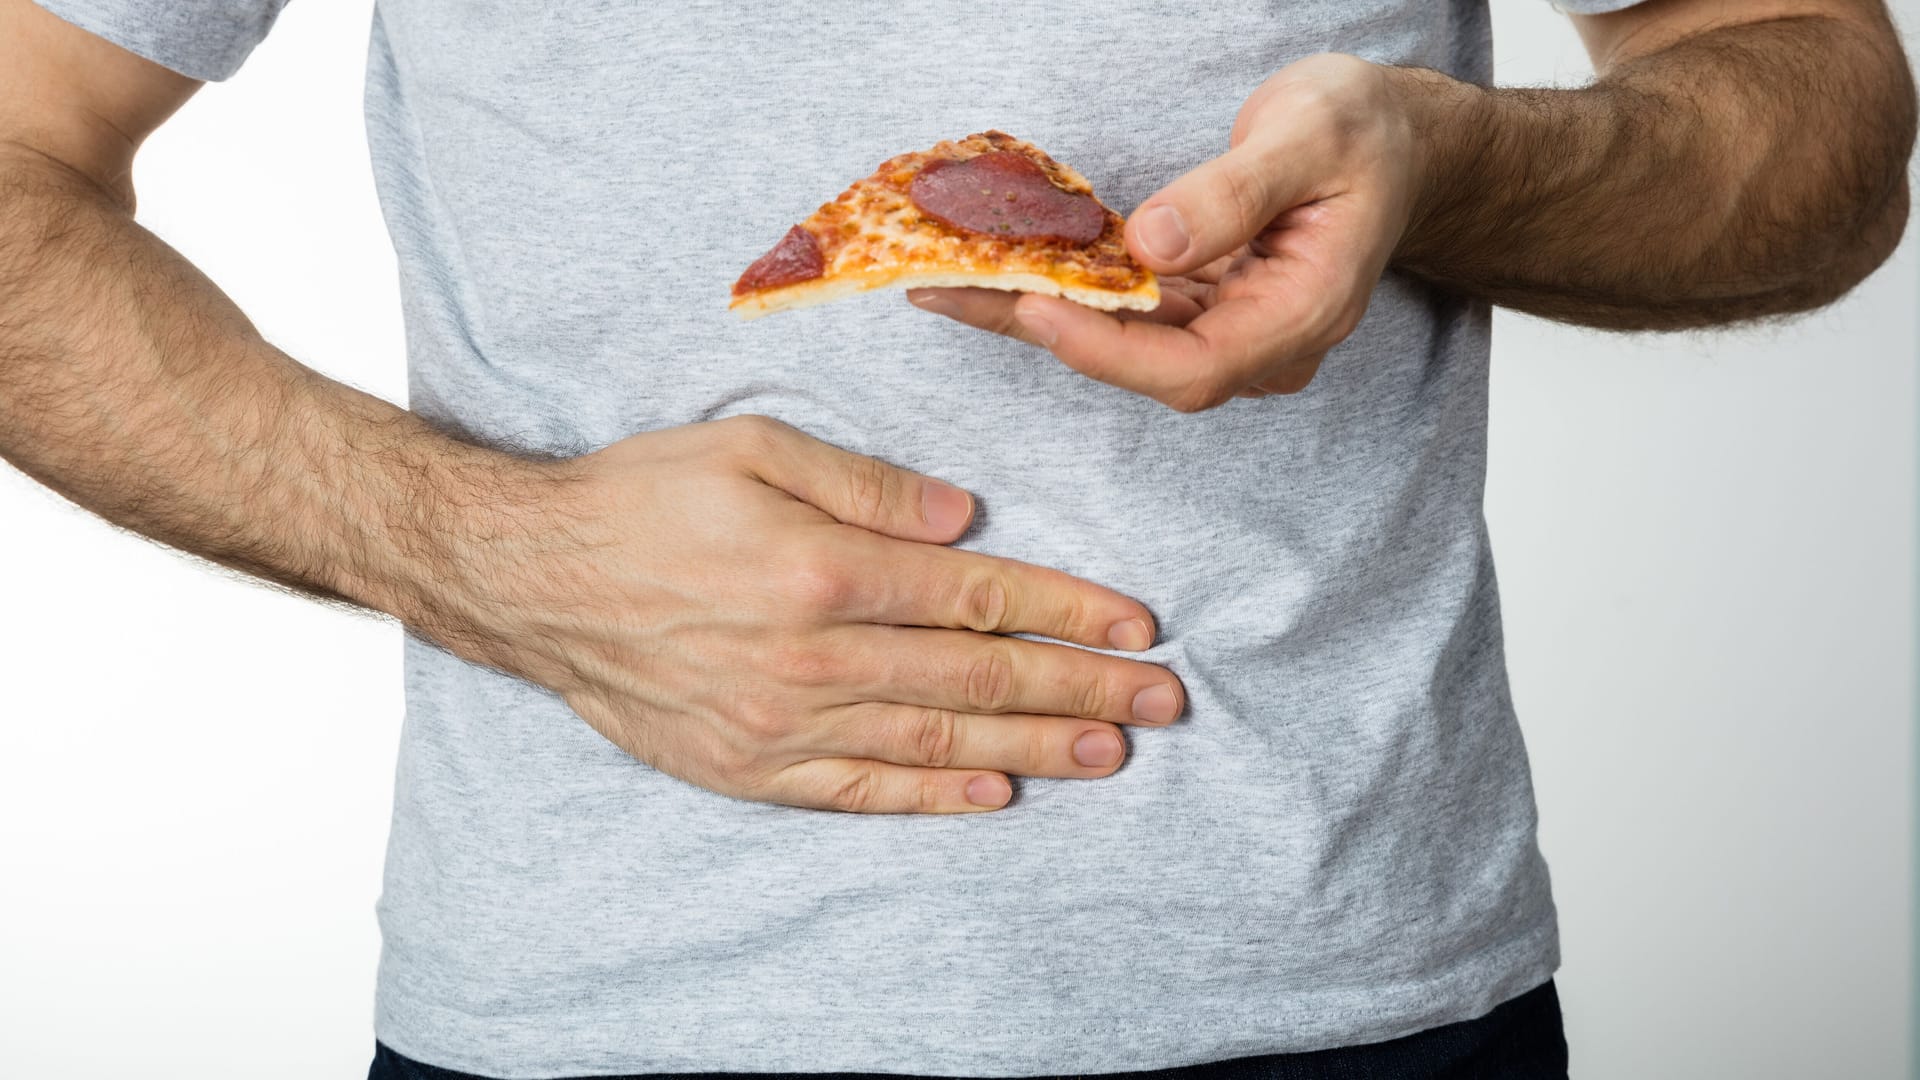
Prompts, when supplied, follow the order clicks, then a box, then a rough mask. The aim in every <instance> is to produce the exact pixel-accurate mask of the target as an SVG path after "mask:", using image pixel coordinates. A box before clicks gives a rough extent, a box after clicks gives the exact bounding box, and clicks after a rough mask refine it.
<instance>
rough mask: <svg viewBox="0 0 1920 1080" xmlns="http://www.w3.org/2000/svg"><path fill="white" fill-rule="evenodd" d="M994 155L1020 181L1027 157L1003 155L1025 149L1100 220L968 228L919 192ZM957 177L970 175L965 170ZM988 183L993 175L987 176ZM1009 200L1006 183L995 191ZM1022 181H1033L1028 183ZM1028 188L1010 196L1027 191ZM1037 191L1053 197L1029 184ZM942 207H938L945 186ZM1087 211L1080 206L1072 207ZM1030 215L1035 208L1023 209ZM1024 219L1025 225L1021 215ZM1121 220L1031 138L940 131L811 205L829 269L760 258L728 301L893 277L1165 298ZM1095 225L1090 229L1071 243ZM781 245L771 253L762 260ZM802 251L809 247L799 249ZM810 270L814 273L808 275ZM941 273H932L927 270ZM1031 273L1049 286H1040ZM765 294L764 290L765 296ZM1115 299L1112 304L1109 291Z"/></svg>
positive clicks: (1124, 298) (752, 304)
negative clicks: (927, 177) (1036, 230)
mask: <svg viewBox="0 0 1920 1080" xmlns="http://www.w3.org/2000/svg"><path fill="white" fill-rule="evenodd" d="M989 155H998V156H1000V158H1001V159H1002V160H1000V161H999V162H993V163H989V164H987V165H985V166H984V167H983V168H984V170H985V171H986V172H987V174H989V175H993V176H996V177H997V176H998V175H1000V174H1011V173H1016V172H1019V173H1024V174H1026V175H1025V177H1024V178H1023V182H1031V181H1033V180H1034V179H1035V177H1034V176H1033V175H1032V171H1031V170H1029V169H1027V168H1026V167H1025V166H1022V165H1017V164H1011V163H1009V162H1008V161H1006V160H1005V159H1007V158H1019V159H1022V160H1023V161H1025V162H1026V163H1028V164H1029V165H1031V166H1032V169H1033V170H1038V172H1039V174H1040V176H1039V180H1038V182H1040V183H1045V184H1047V185H1049V186H1050V187H1051V188H1052V189H1053V190H1054V191H1055V192H1057V193H1058V194H1059V195H1061V196H1064V197H1066V198H1067V199H1069V200H1071V201H1077V200H1079V199H1084V200H1085V203H1084V204H1083V205H1085V206H1088V207H1090V208H1091V209H1093V210H1094V211H1095V212H1097V213H1098V214H1099V215H1100V218H1099V228H1098V230H1097V231H1096V230H1093V229H1092V228H1091V225H1092V222H1093V218H1092V216H1091V215H1086V217H1085V218H1084V219H1083V220H1080V221H1072V220H1069V222H1068V223H1067V224H1061V223H1059V222H1057V221H1055V220H1053V219H1055V218H1057V217H1058V216H1059V215H1058V214H1053V213H1049V214H1047V215H1046V218H1047V223H1046V224H1044V225H1042V224H1041V222H1042V218H1040V217H1035V218H1034V221H1035V224H1036V225H1041V227H1042V228H1043V229H1047V230H1052V231H1045V232H1042V233H1041V234H1039V235H1026V236H1021V235H1012V234H1010V233H1009V232H1001V231H997V230H996V231H980V230H975V229H971V228H965V227H962V226H960V225H956V224H953V223H952V222H949V221H945V220H942V219H941V217H939V216H936V215H935V214H934V213H931V212H929V211H928V210H927V209H925V208H923V207H921V206H920V205H918V204H917V203H916V201H915V199H914V198H913V197H912V188H913V185H914V182H915V180H916V178H918V177H920V176H921V174H922V173H924V172H927V171H929V170H930V171H932V172H933V174H934V175H935V176H938V175H939V174H941V173H947V172H952V171H953V170H954V169H959V168H962V167H964V166H965V165H966V163H967V162H969V161H973V160H976V159H979V158H982V157H986V156H989ZM956 175H957V176H961V177H964V176H966V175H967V173H966V172H964V171H963V172H960V173H958V174H956ZM988 186H989V187H991V186H992V185H988ZM994 190H996V191H997V193H998V194H999V196H1000V198H1001V200H1002V201H1003V202H1005V201H1007V200H1006V194H1007V190H1006V185H1005V184H1004V183H1002V184H1001V186H1000V187H998V188H997V189H994ZM1021 190H1026V189H1024V188H1023V189H1021ZM1021 190H1016V191H1015V192H1014V200H1012V201H1014V202H1016V203H1018V202H1021V201H1022V195H1021ZM1032 194H1034V195H1037V196H1038V199H1039V200H1047V201H1048V209H1049V210H1051V209H1053V204H1052V202H1051V199H1052V197H1051V196H1049V195H1047V194H1046V193H1044V192H1039V191H1037V190H1036V191H1033V192H1032ZM934 205H935V208H936V209H939V208H940V204H939V202H938V196H935V203H934ZM1067 213H1068V214H1075V213H1079V214H1085V211H1084V210H1082V211H1067ZM1021 216H1022V217H1023V218H1025V217H1030V216H1033V215H1030V214H1024V213H1023V214H1022V215H1021ZM1019 225H1020V226H1021V228H1022V229H1023V230H1024V229H1025V228H1026V227H1027V226H1026V223H1025V222H1024V221H1022V222H1020V223H1019ZM1124 225H1125V221H1124V220H1123V219H1122V218H1121V217H1120V215H1118V214H1116V213H1114V212H1113V211H1111V210H1108V209H1107V208H1106V207H1105V206H1102V205H1101V204H1100V203H1099V201H1098V200H1096V199H1095V198H1094V196H1093V186H1092V185H1091V184H1089V183H1088V182H1087V180H1086V178H1085V177H1083V176H1081V175H1080V174H1079V173H1077V172H1075V171H1074V170H1072V169H1070V168H1068V167H1067V166H1065V165H1062V164H1060V163H1059V162H1057V161H1055V160H1053V159H1052V158H1051V157H1048V156H1047V155H1046V153H1045V152H1043V151H1041V150H1040V149H1039V148H1038V147H1035V146H1033V145H1032V144H1031V143H1027V142H1024V141H1022V140H1020V139H1016V138H1014V137H1013V136H1011V135H1008V134H1006V133H1005V132H1000V131H987V132H981V133H979V134H976V135H969V136H967V137H966V138H964V139H955V140H949V141H943V142H940V143H938V144H937V145H935V146H933V147H932V148H930V149H927V150H920V151H912V152H909V153H904V154H898V155H895V156H894V157H891V158H889V159H887V160H886V161H884V162H882V163H881V164H880V166H879V168H878V169H876V170H875V171H874V172H873V173H872V174H871V175H869V176H867V177H865V178H864V179H861V180H857V181H855V182H854V183H853V184H852V185H851V186H849V187H848V188H847V189H846V190H845V191H843V192H841V193H840V194H839V195H838V196H836V197H835V198H834V199H833V201H831V202H828V203H826V204H825V205H823V206H821V207H820V208H819V209H818V210H816V211H814V212H813V214H812V215H811V216H809V217H808V218H807V219H806V220H805V221H804V222H802V224H801V226H800V228H801V230H803V231H804V232H806V233H807V234H809V237H810V239H811V240H812V241H813V242H814V244H815V245H817V247H818V252H819V259H820V262H821V263H822V264H823V265H822V268H821V269H819V270H818V271H815V270H814V269H813V268H812V267H811V265H810V264H803V265H802V266H800V267H798V268H795V269H793V270H792V271H791V272H793V273H795V274H796V276H795V277H794V278H792V279H780V278H778V277H777V276H775V275H771V274H762V273H759V271H760V270H761V263H756V264H755V265H754V267H752V268H750V269H749V271H748V273H747V274H746V275H744V276H742V278H741V280H740V281H739V282H738V283H736V284H735V285H734V287H733V304H732V305H731V306H732V307H734V308H735V309H736V310H740V311H742V313H743V314H746V315H747V317H749V318H751V317H753V314H754V313H765V312H766V311H771V310H781V309H783V308H785V307H792V306H802V305H804V304H805V303H808V302H819V301H818V300H812V299H810V298H813V297H818V298H820V299H832V298H834V297H836V296H844V295H846V294H847V292H848V291H860V290H865V289H873V288H880V287H883V286H886V285H891V284H894V283H896V282H897V283H903V284H908V285H912V284H924V283H936V284H942V285H957V284H978V285H983V286H987V287H992V288H1018V289H1038V290H1040V291H1047V286H1051V287H1052V288H1054V289H1058V290H1059V292H1058V293H1057V295H1062V296H1067V297H1068V298H1069V299H1074V300H1078V301H1079V302H1081V303H1085V304H1088V305H1089V306H1094V307H1101V308H1104V309H1107V310H1112V309H1114V308H1119V307H1131V308H1136V309H1141V310H1144V309H1147V308H1151V307H1152V306H1153V305H1154V304H1155V303H1157V302H1158V301H1159V289H1158V287H1157V285H1156V284H1155V280H1154V276H1153V274H1152V273H1151V272H1149V271H1148V270H1146V269H1145V268H1144V267H1142V266H1140V265H1139V264H1137V263H1135V262H1134V261H1133V259H1132V258H1131V257H1130V256H1128V254H1127V249H1126V241H1125V239H1124V229H1123V226H1124ZM1089 232H1093V234H1094V236H1093V239H1091V240H1090V241H1083V242H1071V241H1068V240H1065V239H1062V238H1061V237H1062V235H1071V236H1073V237H1076V238H1080V237H1085V236H1086V235H1087V234H1088V233H1089ZM805 240H806V238H796V237H794V236H793V234H792V233H789V234H788V237H787V239H786V240H783V241H782V242H781V247H785V246H787V245H788V244H789V243H797V244H802V245H804V243H805ZM779 251H780V248H776V249H775V251H774V252H769V253H768V256H767V257H766V258H763V259H762V260H761V261H762V262H767V261H769V260H770V259H772V256H773V255H774V254H776V253H778V252H779ZM797 254H799V255H803V256H804V255H806V254H808V252H806V251H805V250H804V248H802V250H801V251H799V252H798V253H797ZM801 272H805V273H806V274H807V275H809V276H805V277H801V276H798V274H799V273H801ZM930 279H937V280H930ZM1036 282H1043V283H1044V284H1041V285H1036V284H1035V283H1036ZM763 298H764V299H763ZM1109 300H1110V301H1112V302H1111V303H1107V302H1106V301H1109Z"/></svg>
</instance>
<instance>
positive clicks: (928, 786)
mask: <svg viewBox="0 0 1920 1080" xmlns="http://www.w3.org/2000/svg"><path fill="white" fill-rule="evenodd" d="M942 801H944V791H943V789H942V787H941V784H940V778H939V777H937V776H931V775H923V776H921V777H920V780H919V782H918V783H916V784H914V786H913V806H912V807H911V809H913V810H917V811H922V812H924V811H930V810H938V809H939V808H940V804H941V802H942Z"/></svg>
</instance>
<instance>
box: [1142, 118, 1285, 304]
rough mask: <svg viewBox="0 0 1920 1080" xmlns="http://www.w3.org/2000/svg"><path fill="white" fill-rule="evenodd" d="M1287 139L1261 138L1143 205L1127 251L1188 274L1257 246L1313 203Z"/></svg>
mask: <svg viewBox="0 0 1920 1080" xmlns="http://www.w3.org/2000/svg"><path fill="white" fill-rule="evenodd" d="M1294 156H1296V155H1294V154H1293V153H1292V152H1291V150H1290V148H1289V146H1288V143H1287V141H1286V140H1284V139H1283V138H1279V137H1273V136H1268V135H1266V134H1264V129H1262V130H1261V131H1257V132H1256V133H1254V134H1253V135H1251V136H1250V137H1249V138H1247V139H1246V141H1244V142H1241V143H1239V144H1238V145H1236V146H1234V147H1232V148H1231V149H1229V150H1228V151H1227V152H1226V153H1224V154H1222V155H1220V156H1219V157H1217V158H1214V159H1212V160H1210V161H1206V162H1203V163H1202V164H1200V165H1199V166H1197V167H1196V168H1194V169H1193V170H1192V171H1190V172H1188V173H1186V174H1185V175H1183V176H1181V177H1180V178H1178V179H1176V180H1175V181H1174V182H1173V183H1171V184H1168V185H1167V186H1166V187H1164V188H1162V189H1160V190H1159V191H1158V192H1156V193H1155V194H1154V195H1153V196H1151V197H1150V198H1148V199H1147V201H1146V202H1144V203H1141V204H1140V207H1139V209H1137V210H1135V211H1134V212H1133V216H1132V217H1130V218H1128V219H1127V228H1126V239H1127V250H1128V251H1129V252H1131V253H1132V254H1133V257H1134V258H1135V259H1138V260H1139V261H1140V263H1141V264H1142V265H1144V266H1146V267H1147V268H1148V269H1150V270H1152V271H1154V272H1155V273H1159V274H1185V273H1187V272H1188V271H1192V270H1196V269H1198V268H1200V267H1203V266H1205V265H1206V264H1208V263H1210V262H1213V261H1214V260H1215V259H1218V258H1220V257H1221V256H1222V255H1226V254H1228V253H1230V252H1232V251H1233V250H1234V249H1235V248H1238V247H1240V246H1241V245H1243V244H1245V243H1247V242H1248V241H1250V240H1252V239H1253V238H1254V237H1256V236H1258V235H1259V234H1260V233H1261V232H1262V231H1264V230H1265V229H1266V227H1267V224H1268V223H1269V222H1271V221H1272V220H1273V219H1274V218H1276V217H1279V216H1280V214H1281V213H1283V212H1284V211H1286V210H1288V209H1290V208H1292V207H1293V206H1296V205H1298V204H1299V203H1301V202H1303V201H1305V200H1306V198H1307V197H1308V189H1307V186H1306V185H1307V182H1308V174H1307V172H1306V171H1305V170H1303V169H1301V168H1299V167H1298V163H1297V162H1294V161H1292V160H1290V158H1292V157H1294Z"/></svg>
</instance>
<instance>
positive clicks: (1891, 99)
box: [1761, 47, 1920, 315]
mask: <svg viewBox="0 0 1920 1080" xmlns="http://www.w3.org/2000/svg"><path fill="white" fill-rule="evenodd" d="M1886 58H1887V59H1891V60H1892V61H1894V62H1892V63H1888V64H1885V65H1884V67H1883V70H1885V71H1886V72H1887V77H1886V78H1885V79H1883V80H1881V91H1880V93H1878V94H1867V95H1863V97H1864V98H1865V99H1866V100H1864V101H1863V102H1862V103H1861V104H1862V106H1863V107H1862V108H1861V109H1860V110H1859V111H1858V113H1857V114H1856V115H1857V116H1859V117H1860V119H1859V120H1858V122H1857V123H1856V125H1855V127H1854V129H1853V132H1852V137H1851V138H1849V139H1842V140H1838V141H1837V142H1836V144H1834V145H1833V146H1831V148H1830V152H1831V154H1832V155H1833V156H1832V158H1831V159H1830V160H1829V162H1828V163H1827V167H1825V168H1818V169H1814V170H1810V171H1811V172H1812V173H1813V175H1812V176H1810V177H1808V179H1809V180H1811V181H1812V183H1810V184H1805V185H1803V186H1802V191H1803V192H1804V193H1805V198H1806V201H1807V203H1808V204H1809V205H1808V210H1809V211H1810V212H1808V213H1806V214H1804V215H1803V218H1802V220H1803V221H1804V222H1805V224H1806V228H1805V229H1804V231H1803V235H1802V237H1801V240H1800V243H1799V244H1797V245H1794V246H1795V247H1797V248H1798V249H1799V257H1798V258H1791V259H1788V260H1785V262H1786V265H1785V266H1784V267H1782V269H1783V270H1784V271H1786V272H1785V273H1784V274H1783V275H1782V278H1781V280H1780V285H1781V287H1780V288H1779V289H1778V290H1777V291H1776V292H1775V299H1776V300H1777V301H1778V303H1779V305H1780V306H1779V308H1778V310H1775V311H1767V312H1762V313H1761V314H1779V315H1787V314H1795V313H1798V312H1803V311H1811V310H1813V309H1815V308H1819V307H1823V306H1825V305H1826V304H1830V303H1832V302H1833V301H1835V300H1838V299H1840V298H1841V297H1842V296H1845V295H1846V294H1847V293H1849V292H1851V291H1852V290H1853V288H1854V287H1855V286H1856V285H1859V284H1860V283H1861V282H1863V281H1865V280H1866V279H1867V277H1868V276H1869V275H1871V274H1872V273H1873V272H1874V271H1875V270H1877V269H1879V268H1880V267H1881V265H1882V264H1884V263H1885V262H1886V261H1887V260H1888V259H1889V258H1891V257H1892V255H1893V253H1894V251H1895V249H1897V248H1898V247H1899V246H1900V241H1901V239H1902V238H1903V237H1904V236H1905V235H1906V230H1907V218H1908V215H1909V213H1910V211H1911V199H1912V191H1911V184H1910V180H1909V177H1908V173H1907V170H1908V163H1909V161H1910V160H1911V158H1912V155H1913V148H1914V138H1915V131H1916V122H1917V116H1920V108H1917V107H1916V100H1915V92H1914V84H1913V78H1912V74H1911V71H1910V70H1909V68H1908V66H1907V63H1906V59H1905V57H1904V56H1903V55H1901V54H1900V53H1899V50H1898V49H1897V47H1895V48H1894V49H1893V50H1892V52H1891V56H1890V57H1886Z"/></svg>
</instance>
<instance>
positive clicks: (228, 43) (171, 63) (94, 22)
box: [35, 0, 287, 82]
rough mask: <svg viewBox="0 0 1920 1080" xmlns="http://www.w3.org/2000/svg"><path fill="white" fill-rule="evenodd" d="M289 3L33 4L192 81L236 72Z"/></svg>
mask: <svg viewBox="0 0 1920 1080" xmlns="http://www.w3.org/2000/svg"><path fill="white" fill-rule="evenodd" d="M286 2H287V0H168V2H166V3H151V2H149V0H35V3H38V4H39V5H40V6H41V7H43V8H46V9H47V10H48V11H51V12H53V13H54V14H55V15H58V16H60V17H61V18H62V19H65V20H66V21H68V22H70V23H72V24H73V25H75V26H77V27H79V28H80V29H82V30H85V31H87V32H88V33H91V34H95V35H98V36H100V37H103V38H105V39H107V40H108V41H111V42H113V43H114V44H115V45H118V46H120V47H121V48H123V49H125V50H127V51H128V52H130V53H133V54H134V55H136V56H143V57H146V58H147V59H148V60H151V61H153V62H154V63H156V64H159V65H160V66H162V67H168V68H172V69H173V70H175V71H177V72H179V73H180V74H182V75H185V76H187V77H189V78H194V79H206V80H209V81H216V82H217V81H219V80H221V79H224V78H227V77H228V76H230V75H232V74H233V73H234V72H236V71H239V70H240V65H241V63H242V62H244V61H245V60H246V58H247V54H248V53H251V52H252V51H253V47H254V46H255V45H258V44H260V40H261V39H262V38H264V37H266V36H267V31H268V30H270V29H272V28H273V20H274V19H275V18H277V17H278V16H279V14H280V9H281V8H282V7H284V6H285V5H286Z"/></svg>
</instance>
